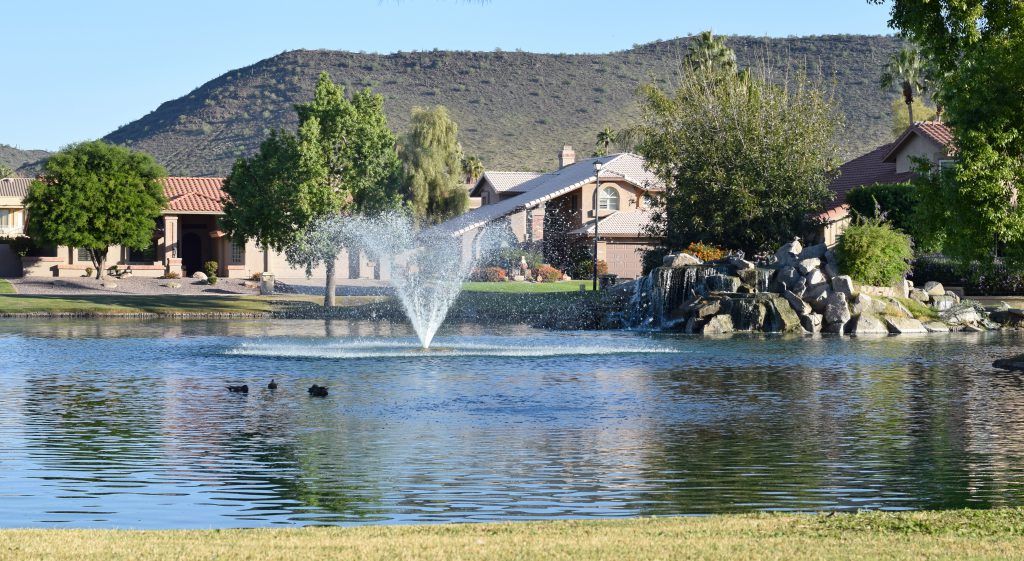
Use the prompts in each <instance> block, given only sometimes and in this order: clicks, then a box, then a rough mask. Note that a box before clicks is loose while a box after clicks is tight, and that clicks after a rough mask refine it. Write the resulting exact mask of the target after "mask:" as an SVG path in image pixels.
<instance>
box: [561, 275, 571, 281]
mask: <svg viewBox="0 0 1024 561" xmlns="http://www.w3.org/2000/svg"><path fill="white" fill-rule="evenodd" d="M562 280H564V281H571V280H572V277H570V276H569V275H568V274H566V273H562Z"/></svg>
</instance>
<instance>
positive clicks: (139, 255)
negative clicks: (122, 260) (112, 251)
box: [128, 244, 156, 264]
mask: <svg viewBox="0 0 1024 561" xmlns="http://www.w3.org/2000/svg"><path fill="white" fill-rule="evenodd" d="M128 262H129V263H146V264H150V263H156V244H149V247H147V248H146V249H135V248H128Z"/></svg>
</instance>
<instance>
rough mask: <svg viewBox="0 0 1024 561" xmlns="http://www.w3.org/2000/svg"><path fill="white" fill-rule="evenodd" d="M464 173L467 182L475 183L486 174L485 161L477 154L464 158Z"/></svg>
mask: <svg viewBox="0 0 1024 561" xmlns="http://www.w3.org/2000/svg"><path fill="white" fill-rule="evenodd" d="M462 173H464V174H466V183H474V182H476V180H477V179H479V178H480V176H481V175H483V174H484V163H483V161H481V160H480V158H477V157H476V156H470V157H468V158H463V160H462Z"/></svg>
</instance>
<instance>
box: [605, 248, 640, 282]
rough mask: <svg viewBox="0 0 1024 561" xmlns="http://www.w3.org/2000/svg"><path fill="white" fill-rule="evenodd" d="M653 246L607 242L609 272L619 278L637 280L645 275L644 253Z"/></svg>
mask: <svg viewBox="0 0 1024 561" xmlns="http://www.w3.org/2000/svg"><path fill="white" fill-rule="evenodd" d="M650 247H651V246H650V245H649V244H644V243H614V242H607V245H606V246H605V256H606V257H607V259H606V261H607V262H608V272H609V273H611V274H613V275H619V278H626V279H635V278H637V277H639V276H641V274H642V273H643V252H644V251H646V250H647V249H648V248H650Z"/></svg>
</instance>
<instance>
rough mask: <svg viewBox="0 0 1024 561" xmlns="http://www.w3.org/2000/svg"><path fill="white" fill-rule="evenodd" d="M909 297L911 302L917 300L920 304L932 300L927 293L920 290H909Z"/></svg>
mask: <svg viewBox="0 0 1024 561" xmlns="http://www.w3.org/2000/svg"><path fill="white" fill-rule="evenodd" d="M909 296H910V299H911V300H917V301H918V302H920V303H922V304H927V303H928V301H929V300H931V299H932V297H931V296H929V295H928V293H927V292H925V291H924V290H922V289H920V288H911V289H910V294H909Z"/></svg>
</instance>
